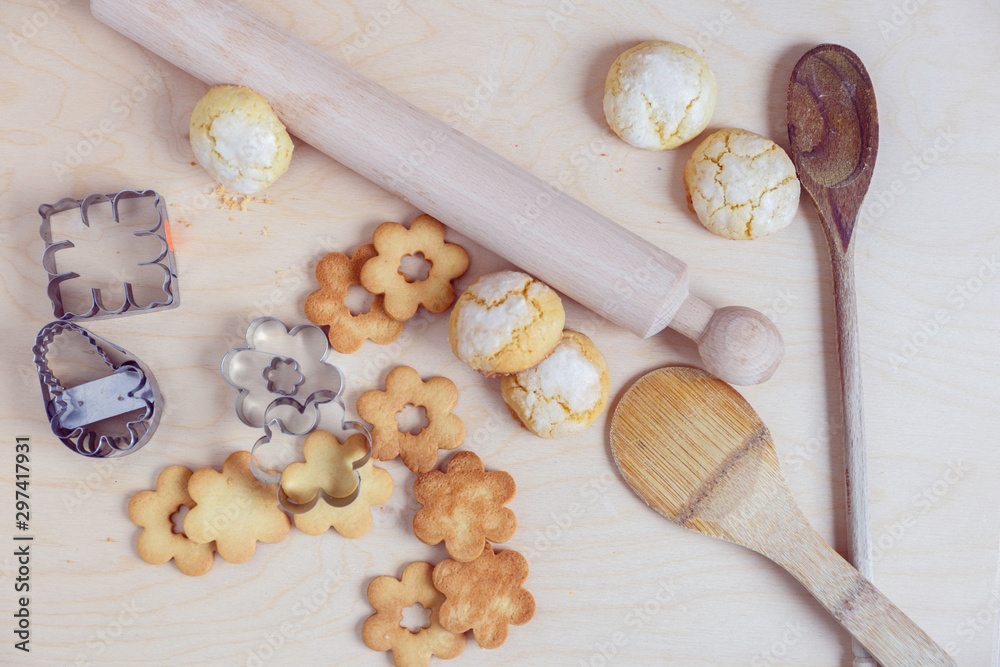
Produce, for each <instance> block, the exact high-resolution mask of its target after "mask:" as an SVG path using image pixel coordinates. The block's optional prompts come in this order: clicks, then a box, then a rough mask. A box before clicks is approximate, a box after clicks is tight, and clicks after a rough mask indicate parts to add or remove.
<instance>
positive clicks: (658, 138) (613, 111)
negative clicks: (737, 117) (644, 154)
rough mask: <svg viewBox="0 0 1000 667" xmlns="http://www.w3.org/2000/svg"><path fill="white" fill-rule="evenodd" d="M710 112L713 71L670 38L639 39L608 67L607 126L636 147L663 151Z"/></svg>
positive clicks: (698, 127)
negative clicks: (643, 40) (638, 41)
mask: <svg viewBox="0 0 1000 667" xmlns="http://www.w3.org/2000/svg"><path fill="white" fill-rule="evenodd" d="M714 111H715V75H714V74H712V70H710V69H709V68H708V63H706V62H705V59H704V58H702V57H701V56H700V55H698V54H697V53H695V52H694V51H692V50H691V49H689V48H688V47H686V46H684V45H682V44H675V43H674V42H658V41H652V42H643V43H642V44H639V45H638V46H634V47H632V48H631V49H629V50H628V51H626V52H624V53H622V54H621V55H620V56H618V58H617V59H616V60H615V62H614V64H613V65H612V66H611V70H610V71H609V72H608V78H607V81H606V82H605V86H604V115H605V116H606V117H607V119H608V126H609V127H610V128H611V130H612V131H613V132H614V133H615V134H617V135H618V136H619V137H621V138H622V139H623V140H624V141H627V142H628V143H630V144H632V145H633V146H636V147H638V148H645V149H647V150H656V151H664V150H670V149H672V148H677V147H678V146H680V145H681V144H683V143H685V142H687V141H690V140H691V139H693V138H695V137H696V136H698V134H699V133H700V132H701V131H702V130H704V129H705V127H706V126H707V125H708V122H709V121H710V120H711V119H712V113H713V112H714Z"/></svg>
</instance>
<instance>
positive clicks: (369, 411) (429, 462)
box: [358, 366, 465, 472]
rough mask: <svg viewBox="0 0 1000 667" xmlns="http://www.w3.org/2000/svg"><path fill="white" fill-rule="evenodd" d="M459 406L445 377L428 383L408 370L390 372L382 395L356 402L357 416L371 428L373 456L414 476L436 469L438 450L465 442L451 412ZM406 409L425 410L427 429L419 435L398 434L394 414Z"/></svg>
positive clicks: (400, 368)
mask: <svg viewBox="0 0 1000 667" xmlns="http://www.w3.org/2000/svg"><path fill="white" fill-rule="evenodd" d="M456 403H458V389H457V388H456V387H455V383H454V382H452V381H451V380H449V379H448V378H444V377H436V378H431V379H430V380H428V381H427V382H423V381H422V380H421V379H420V374H419V373H417V372H416V371H415V370H413V369H412V368H410V367H409V366H397V367H396V368H393V369H392V370H391V371H390V372H389V375H388V376H387V377H386V379H385V391H378V390H376V389H373V390H371V391H366V392H365V393H363V394H361V397H360V398H358V414H359V415H360V416H361V418H362V419H364V420H365V421H367V422H369V423H370V424H372V425H373V428H372V454H373V455H374V456H375V458H377V459H379V460H381V461H389V460H392V459H394V458H396V457H397V456H399V457H401V458H402V459H403V463H404V464H406V467H407V468H409V469H410V470H412V471H414V472H427V471H428V470H430V469H432V468H433V467H434V466H435V465H437V453H438V449H455V448H456V447H458V446H459V445H461V444H462V441H463V440H464V439H465V425H464V424H463V423H462V420H461V419H459V418H458V417H457V416H456V415H453V414H451V410H452V408H454V407H455V404H456ZM407 405H413V406H416V407H422V408H424V410H425V412H426V417H427V422H428V423H427V426H425V427H424V428H423V430H421V431H420V432H419V433H416V434H414V433H404V432H403V431H400V430H399V422H398V421H396V414H398V413H399V412H400V411H402V410H403V408H405V407H406V406H407Z"/></svg>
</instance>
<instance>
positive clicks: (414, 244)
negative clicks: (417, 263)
mask: <svg viewBox="0 0 1000 667" xmlns="http://www.w3.org/2000/svg"><path fill="white" fill-rule="evenodd" d="M372 241H373V242H374V244H375V248H376V249H377V250H378V255H377V256H375V257H373V258H372V259H370V260H368V261H367V262H365V265H364V266H363V267H362V269H361V284H362V285H364V288H365V289H366V290H368V291H369V292H371V293H372V294H385V310H386V312H388V313H389V315H391V316H392V317H394V318H396V319H397V320H400V321H403V320H408V319H410V318H411V317H413V315H414V314H415V313H416V312H417V306H421V305H422V306H423V307H424V308H426V309H427V311H428V312H431V313H443V312H444V311H446V310H447V309H448V308H449V307H450V306H451V304H452V303H453V302H454V301H455V289H454V288H453V287H452V286H451V281H452V280H454V279H455V278H458V277H459V276H461V275H462V274H463V273H465V270H466V269H468V268H469V255H468V253H467V252H465V249H464V248H463V247H462V246H460V245H456V244H454V243H445V240H444V225H442V224H441V223H440V222H438V221H437V220H435V219H434V218H432V217H431V216H429V215H421V216H420V217H418V218H417V219H415V220H414V221H413V222H412V223H411V224H410V228H409V229H407V228H406V227H404V226H403V225H401V224H399V223H398V222H384V223H382V224H381V225H379V226H378V228H377V229H376V230H375V234H374V235H373V236H372ZM417 253H420V254H422V255H423V256H424V259H426V260H427V262H429V263H430V269H429V270H428V271H427V277H426V278H425V279H424V280H412V279H411V278H410V277H409V276H407V275H406V274H405V273H403V272H402V271H401V270H400V269H401V268H402V266H401V263H402V261H403V257H406V256H408V255H415V254H417Z"/></svg>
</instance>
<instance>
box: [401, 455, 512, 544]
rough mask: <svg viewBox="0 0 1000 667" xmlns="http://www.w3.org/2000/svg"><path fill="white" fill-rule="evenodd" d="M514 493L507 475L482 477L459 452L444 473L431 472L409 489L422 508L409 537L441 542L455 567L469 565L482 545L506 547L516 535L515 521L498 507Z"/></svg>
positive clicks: (476, 464) (472, 459)
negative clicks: (501, 543) (458, 564)
mask: <svg viewBox="0 0 1000 667" xmlns="http://www.w3.org/2000/svg"><path fill="white" fill-rule="evenodd" d="M514 491H515V486H514V478H513V477H511V476H510V475H509V474H507V473H506V472H503V471H499V470H498V471H491V472H486V471H485V469H484V468H483V462H482V461H481V460H480V459H479V457H478V456H476V455H475V454H474V453H473V452H459V453H458V454H455V456H453V457H452V459H451V461H450V462H449V463H448V470H447V472H441V471H439V470H432V471H430V472H426V473H424V474H422V475H420V476H419V477H417V480H416V481H415V482H414V483H413V497H414V498H416V500H417V502H418V503H420V504H421V505H423V508H422V509H421V510H420V511H418V512H417V513H416V514H415V515H414V517H413V532H414V534H415V535H416V536H417V538H418V539H419V540H420V541H421V542H423V543H425V544H438V543H439V542H441V541H442V540H444V546H445V548H446V549H447V550H448V555H449V556H451V557H452V558H454V559H455V560H457V561H462V562H466V561H470V560H475V559H476V558H477V557H478V556H479V554H481V553H482V551H483V547H485V546H486V542H487V540H489V541H490V542H506V541H507V540H509V539H510V538H511V537H513V535H514V531H515V530H517V517H515V516H514V513H513V512H512V511H511V510H509V509H507V508H506V507H504V505H505V504H506V503H508V502H510V500H511V498H513V497H514Z"/></svg>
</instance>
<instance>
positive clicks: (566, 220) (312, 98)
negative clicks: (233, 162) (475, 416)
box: [90, 0, 781, 384]
mask: <svg viewBox="0 0 1000 667" xmlns="http://www.w3.org/2000/svg"><path fill="white" fill-rule="evenodd" d="M90 8H91V11H92V12H93V14H94V16H96V17H97V18H98V19H99V20H100V21H102V22H104V23H105V24H107V25H108V26H110V27H111V28H114V29H115V30H117V31H118V32H120V33H122V34H123V35H125V36H127V37H129V38H130V39H132V40H134V41H135V42H137V43H139V44H140V45H142V46H143V47H145V48H147V49H149V50H150V51H152V52H153V53H156V54H157V55H159V56H160V57H162V58H164V59H165V60H167V61H169V62H171V63H173V64H174V65H176V66H177V67H180V68H181V69H183V70H185V71H186V72H188V73H189V74H191V75H193V76H195V77H197V78H198V79H201V80H202V81H204V82H205V83H208V84H209V85H218V84H223V83H228V84H236V85H241V86H246V87H248V88H251V89H253V90H256V91H257V92H258V93H260V94H261V95H263V96H264V97H265V98H267V100H268V101H269V102H270V103H271V105H272V106H273V107H274V109H275V111H276V112H277V113H278V116H279V117H280V118H281V119H282V121H283V122H284V123H285V125H287V126H288V129H289V131H291V132H292V133H293V134H295V135H296V136H297V137H299V138H300V139H302V140H303V141H306V142H308V143H309V144H311V145H312V146H313V147H315V148H317V149H318V150H320V151H322V152H323V153H326V154H327V155H329V156H330V157H332V158H333V159H335V160H337V161H338V162H340V163H341V164H343V165H345V166H346V167H348V168H350V169H352V170H354V171H356V172H358V173H359V174H361V175H362V176H364V177H366V178H368V179H369V180H371V181H373V182H375V183H377V184H378V185H380V186H382V187H383V188H385V189H387V190H389V191H390V192H393V193H395V194H397V195H399V196H400V197H402V198H404V199H406V200H407V201H409V202H410V203H411V204H413V205H414V206H415V207H417V208H418V209H420V210H421V211H424V212H426V213H428V214H430V215H432V216H434V217H435V218H438V219H439V220H441V221H442V222H443V223H445V224H446V225H448V226H449V227H452V228H454V229H455V230H456V231H458V232H461V233H462V234H465V235H466V236H468V237H470V238H472V239H473V240H475V241H476V242H478V243H480V244H481V245H483V246H484V247H485V248H487V249H488V250H491V251H492V252H494V253H496V254H497V255H500V256H501V257H504V258H506V259H507V260H509V261H510V262H512V263H513V264H516V265H517V266H519V267H521V268H522V269H524V270H525V271H527V272H528V273H531V274H533V275H535V276H536V277H538V278H539V279H540V280H542V281H544V282H546V283H548V284H549V285H551V286H552V287H554V288H555V289H557V290H559V291H561V292H562V293H564V294H566V295H567V296H569V297H571V298H573V299H575V300H577V301H579V302H580V303H581V304H583V305H584V306H586V307H588V308H590V309H591V310H593V311H594V312H596V313H598V314H599V315H602V316H604V317H606V318H607V319H609V320H611V321H612V322H614V323H616V324H619V325H621V326H623V327H625V328H626V329H628V330H629V331H632V332H633V333H635V334H637V335H639V336H643V337H646V336H650V335H652V334H654V333H657V332H659V331H662V330H663V329H664V328H666V327H667V326H668V325H671V326H675V327H676V328H678V330H680V331H681V332H682V333H685V335H688V336H691V337H692V338H694V339H695V340H697V341H698V342H699V349H700V351H701V353H702V355H703V358H704V359H705V364H706V366H707V367H708V368H709V370H710V371H712V372H713V373H714V374H716V375H718V376H719V377H721V378H722V379H724V380H727V381H729V382H732V383H733V384H756V383H758V382H763V381H764V380H766V379H767V378H768V377H770V375H771V373H772V372H773V371H774V368H775V367H776V366H777V364H778V361H779V360H780V358H781V345H780V340H781V337H780V336H777V332H776V330H775V329H774V325H773V324H771V323H770V322H769V321H768V320H767V319H766V318H765V317H764V316H763V315H761V314H760V313H757V312H755V311H751V310H749V309H730V308H723V309H721V310H719V311H718V312H716V313H715V314H714V315H712V314H711V313H712V312H713V311H712V309H711V307H710V306H708V305H707V304H705V303H704V302H703V301H700V300H698V299H694V298H693V297H690V296H689V295H688V277H687V267H686V266H685V265H684V263H683V262H681V261H680V260H679V259H677V258H676V257H674V256H672V255H670V254H669V253H667V252H666V251H665V250H663V249H661V248H659V247H657V246H655V245H653V244H652V243H649V242H648V241H646V240H645V239H643V238H641V237H639V236H638V235H636V234H634V233H632V232H631V231H629V230H627V229H625V228H624V227H622V226H620V225H618V224H617V223H615V222H613V221H612V220H609V219H608V218H606V217H605V216H603V215H601V214H600V213H598V212H596V211H594V210H593V209H591V208H588V207H587V206H585V205H584V204H582V203H580V202H578V201H576V200H575V199H573V198H572V197H570V196H568V195H566V194H565V193H564V192H562V190H561V186H560V185H553V184H549V183H546V182H544V181H542V180H541V179H539V178H538V177H536V176H533V175H532V174H530V173H528V172H527V171H525V170H524V169H521V168H520V167H518V166H517V165H515V164H513V163H511V162H510V161H509V160H505V159H504V158H502V157H500V156H499V155H497V154H496V153H493V152H492V151H489V150H487V149H486V148H485V147H483V146H482V145H480V144H478V143H476V142H475V141H473V140H472V139H470V138H469V137H467V136H465V135H464V134H462V133H461V132H459V131H458V130H456V129H455V128H453V127H451V126H449V125H447V124H445V123H444V122H442V121H441V120H439V119H437V118H434V117H433V116H431V115H430V114H427V113H426V112H423V111H421V110H420V109H417V108H416V107H414V106H413V105H411V104H409V103H408V102H406V101H405V100H403V99H401V98H399V97H397V96H396V95H394V94H392V93H391V92H389V91H388V90H386V89H385V88H383V87H381V86H379V85H377V84H376V83H374V82H373V81H371V80H369V79H367V78H365V77H363V76H362V75H360V74H358V73H357V72H355V71H354V70H352V69H351V68H350V67H348V66H347V65H344V64H343V63H340V62H338V61H337V60H336V59H334V58H332V57H330V56H329V55H328V54H326V53H324V52H322V51H320V50H319V49H317V48H316V47H314V46H312V45H311V44H309V43H307V42H305V41H304V40H302V39H299V38H298V37H296V36H294V35H292V34H291V33H289V32H288V31H286V30H283V29H282V28H280V27H278V26H276V25H274V24H273V23H270V22H269V21H266V20H265V19H263V18H261V17H260V16H258V15H257V14H255V13H253V12H251V11H250V10H248V9H246V8H245V7H243V6H242V5H240V4H239V3H236V2H233V0H127V1H126V0H91V3H90ZM706 309H707V310H706ZM678 317H679V322H675V320H676V319H677V318H678ZM706 317H707V320H706V319H705V318H706ZM702 320H705V322H702ZM757 354H760V355H763V356H762V357H761V358H756V357H755V356H754V355H757Z"/></svg>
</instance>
